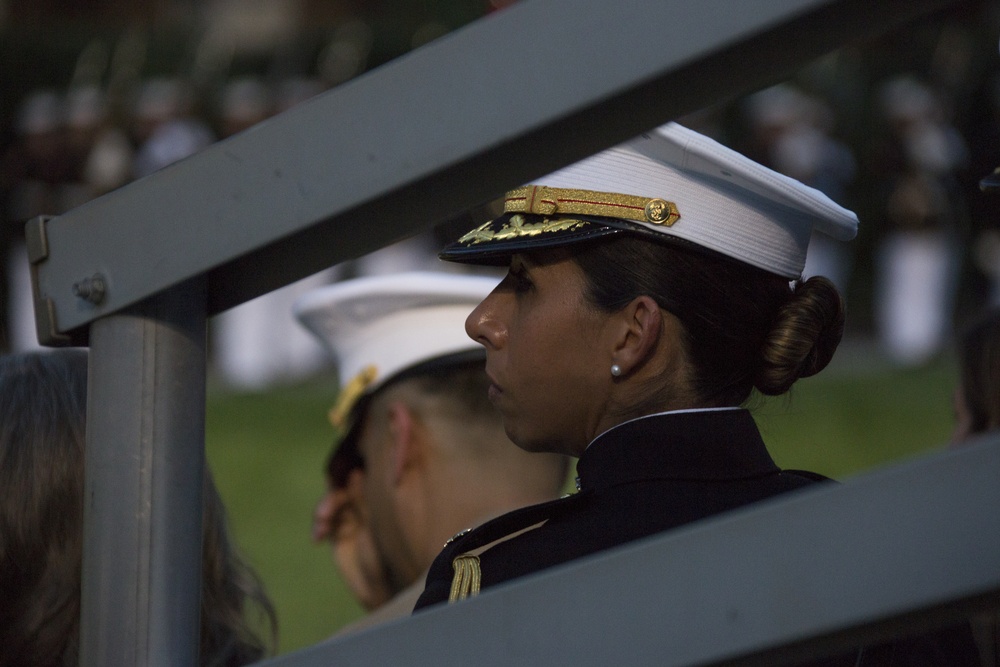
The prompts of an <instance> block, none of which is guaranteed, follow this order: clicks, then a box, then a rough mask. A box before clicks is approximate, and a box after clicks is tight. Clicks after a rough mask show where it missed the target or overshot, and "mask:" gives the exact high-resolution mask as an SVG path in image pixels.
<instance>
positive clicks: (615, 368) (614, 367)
mask: <svg viewBox="0 0 1000 667" xmlns="http://www.w3.org/2000/svg"><path fill="white" fill-rule="evenodd" d="M621 374H622V367H621V366H619V365H618V364H611V375H613V376H615V377H618V376H620V375H621Z"/></svg>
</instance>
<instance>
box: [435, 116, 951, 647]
mask: <svg viewBox="0 0 1000 667" xmlns="http://www.w3.org/2000/svg"><path fill="white" fill-rule="evenodd" d="M857 224H858V221H857V217H856V216H855V215H854V214H853V213H852V212H850V211H848V210H846V209H844V208H842V207H840V206H838V205H837V204H835V203H834V202H833V201H831V200H830V199H828V198H827V197H826V196H824V195H823V194H821V193H820V192H818V191H816V190H813V189H812V188H808V187H806V186H803V185H802V184H800V183H798V182H797V181H794V180H792V179H789V178H786V177H784V176H782V175H780V174H777V173H775V172H773V171H771V170H769V169H767V168H765V167H763V166H761V165H759V164H757V163H755V162H753V161H751V160H749V159H747V158H745V157H744V156H742V155H740V154H738V153H735V152H733V151H731V150H729V149H728V148H726V147H724V146H722V145H720V144H718V143H716V142H715V141H712V140H711V139H708V138H707V137H704V136H702V135H700V134H698V133H696V132H693V131H691V130H688V129H686V128H683V127H681V126H679V125H676V124H669V125H666V126H664V127H661V128H659V129H657V130H655V131H652V132H649V133H647V134H645V135H642V136H640V137H638V138H636V139H634V140H632V141H630V142H628V143H626V144H623V145H620V146H617V147H615V148H612V149H609V150H607V151H604V152H602V153H599V154H597V155H595V156H593V157H591V158H588V159H585V160H583V161H581V162H579V163H576V164H574V165H571V166H569V167H567V168H565V169H563V170H561V171H558V172H556V173H554V174H551V175H549V176H547V177H544V178H541V179H539V180H538V181H537V182H536V183H533V184H531V185H528V186H526V187H522V188H520V189H518V190H514V191H512V192H509V193H507V195H506V197H505V205H504V214H503V215H502V216H500V217H499V218H497V219H496V220H493V221H491V222H489V223H487V224H485V225H483V226H482V227H480V228H478V229H475V230H473V231H471V232H469V233H468V234H466V235H465V236H463V237H462V238H461V239H459V241H458V242H456V243H453V244H451V245H450V246H448V247H446V248H445V249H444V251H443V252H442V253H441V256H442V258H443V259H446V260H451V261H458V262H467V263H476V264H493V265H500V266H506V267H508V274H507V276H506V278H505V279H504V280H503V282H501V284H500V285H499V286H498V287H497V288H496V289H495V290H494V291H493V292H492V293H491V294H490V295H489V296H488V297H487V298H486V299H485V300H484V301H483V302H482V303H481V304H480V305H479V306H478V307H477V308H476V310H475V311H473V313H472V314H471V315H470V316H469V318H468V320H467V321H466V331H467V332H468V334H469V336H471V337H472V338H473V339H475V340H477V341H479V342H480V343H481V344H482V345H483V346H484V347H485V348H486V353H487V361H486V372H487V374H488V375H489V377H490V381H491V383H492V386H491V388H490V398H491V399H492V401H493V403H494V405H495V406H496V408H497V409H498V410H499V412H500V414H501V415H502V417H503V422H504V427H505V429H506V431H507V434H508V436H509V437H510V439H511V440H512V441H513V442H514V443H515V444H517V445H518V446H519V447H522V448H524V449H527V450H530V451H549V452H560V453H564V454H570V455H573V456H577V457H580V460H579V463H578V465H577V472H578V474H579V477H578V479H577V486H578V492H577V493H576V494H574V495H572V496H569V497H567V498H565V499H562V500H557V501H554V502H551V503H546V504H543V505H536V506H534V507H530V508H526V509H523V510H519V511H516V512H512V513H510V514H507V515H504V516H502V517H499V518H498V519H495V520H493V521H491V522H488V523H486V524H484V525H483V526H480V527H478V528H476V529H474V530H472V531H468V532H466V533H464V534H460V535H458V536H456V537H455V538H453V539H452V541H450V542H449V544H448V545H446V547H445V549H444V550H443V551H442V553H441V554H440V555H439V556H438V558H437V560H436V561H435V563H434V565H433V566H432V568H431V571H430V574H429V575H428V579H427V586H426V588H425V591H424V593H423V595H422V596H421V598H420V600H419V602H418V603H417V609H418V610H419V609H421V608H424V607H426V606H429V605H433V604H436V603H440V602H444V601H447V600H452V601H454V600H457V599H461V598H463V597H467V596H468V595H473V594H475V593H476V592H478V589H479V588H480V587H490V586H493V585H496V584H499V583H501V582H504V581H507V580H510V579H513V578H516V577H519V576H522V575H525V574H529V573H532V572H536V571H538V570H542V569H544V568H547V567H551V566H554V565H558V564H561V563H565V562H567V561H569V560H572V559H575V558H579V557H581V556H584V555H588V554H592V553H594V552H597V551H601V550H603V549H607V548H610V547H614V546H616V545H620V544H623V543H626V542H630V541H632V540H636V539H639V538H642V537H646V536H649V535H652V534H655V533H658V532H661V531H664V530H667V529H670V528H674V527H676V526H679V525H682V524H685V523H688V522H691V521H696V520H698V519H702V518H705V517H708V516H711V515H714V514H718V513H720V512H724V511H727V510H730V509H734V508H737V507H740V506H743V505H747V504H749V503H753V502H756V501H758V500H763V499H765V498H770V497H772V496H776V495H779V494H782V493H786V492H790V491H795V490H797V489H801V488H803V487H807V486H809V485H812V484H814V483H817V482H820V481H822V480H824V479H825V478H823V477H821V476H819V475H815V474H812V473H806V472H800V471H787V470H781V469H780V468H779V467H778V466H777V465H775V463H774V461H773V460H772V459H771V457H770V456H769V454H768V452H767V449H766V447H765V445H764V443H763V441H762V439H761V437H760V434H759V432H758V430H757V427H756V425H755V423H754V420H753V418H752V417H751V415H750V413H749V412H748V411H747V410H746V409H745V408H744V407H741V406H744V405H745V404H746V403H747V401H748V400H749V399H750V398H751V397H752V396H753V395H754V392H755V390H756V391H757V392H759V393H760V394H765V395H769V396H774V395H780V394H783V393H785V392H787V391H788V390H789V388H790V387H791V386H792V385H793V384H794V383H795V381H796V380H798V379H799V378H802V377H807V376H810V375H813V374H814V373H817V372H819V371H820V370H822V369H823V368H824V367H825V366H826V365H827V363H828V362H829V361H830V359H831V357H832V355H833V353H834V351H835V349H836V347H837V345H838V344H839V342H840V339H841V335H842V333H843V327H844V307H843V302H842V300H841V297H840V295H839V294H838V292H837V290H836V288H835V287H834V286H833V284H832V283H831V282H830V281H828V280H827V279H825V278H822V277H813V278H809V279H808V280H803V279H802V277H801V273H802V268H803V265H804V262H805V256H806V249H807V246H808V242H809V237H810V235H811V234H812V232H813V230H814V229H815V230H817V231H819V232H823V233H826V234H829V235H831V236H833V237H835V238H837V239H840V240H848V239H850V238H853V237H854V235H855V234H856V231H857ZM850 664H853V663H850ZM880 664H881V663H880ZM885 664H890V663H885ZM896 664H904V663H896ZM930 664H933V663H930ZM941 664H962V663H956V662H954V661H951V662H942V663H941Z"/></svg>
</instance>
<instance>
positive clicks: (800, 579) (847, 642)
mask: <svg viewBox="0 0 1000 667" xmlns="http://www.w3.org/2000/svg"><path fill="white" fill-rule="evenodd" d="M998 470H1000V436H992V437H990V438H986V439H984V440H982V441H981V442H980V443H979V444H976V445H972V446H970V447H968V448H966V449H963V450H960V451H951V452H943V453H941V454H937V455H931V456H925V457H923V458H921V459H917V460H914V461H910V462H908V463H906V464H903V465H898V466H895V467H893V468H890V469H886V470H881V471H877V472H874V473H870V474H867V475H864V476H862V477H858V478H856V479H854V480H851V481H849V482H847V483H845V484H843V485H830V486H825V485H824V487H822V488H816V489H811V490H808V491H804V492H800V493H797V494H793V495H792V496H786V497H784V498H778V499H773V500H771V501H768V502H765V503H761V504H758V505H756V506H753V507H749V508H745V509H743V510H739V511H736V512H733V513H730V514H727V515H723V516H719V517H716V518H713V519H709V520H706V521H703V522H700V523H697V524H694V525H691V526H688V527H685V528H681V529H678V530H675V531H671V532H668V533H666V534H664V535H662V536H659V537H654V538H651V539H649V540H646V541H643V542H639V543H635V544H633V545H630V546H626V547H623V548H619V549H617V550H615V551H610V552H607V553H606V554H603V555H598V556H595V557H592V558H589V559H586V560H581V561H576V562H574V563H571V564H569V565H567V566H565V567H563V568H557V569H553V570H550V571H548V572H542V573H539V574H537V575H534V576H531V577H525V578H523V579H520V580H518V581H515V582H512V583H511V584H509V585H506V586H502V587H498V588H496V589H493V590H489V591H485V592H484V593H483V594H482V595H480V596H478V597H477V598H474V599H471V600H467V601H465V602H462V603H460V604H456V605H445V606H442V607H439V608H432V609H429V610H427V611H426V612H423V613H421V614H418V615H415V616H412V617H410V618H407V619H402V620H399V621H396V622H393V623H390V624H387V625H385V626H382V627H377V628H373V629H371V630H368V631H365V632H362V633H359V634H357V635H352V636H347V637H344V638H341V639H336V640H332V641H328V642H325V643H323V644H319V645H317V646H314V647H312V648H309V649H305V650H303V651H299V652H297V653H293V654H290V655H288V656H283V657H280V658H277V659H274V660H271V661H267V662H265V663H263V665H266V666H267V667H293V666H294V667H320V666H321V665H340V664H344V665H359V666H360V665H395V664H405V665H435V666H438V667H446V666H448V665H455V666H456V667H457V666H459V665H472V664H474V665H478V666H480V667H494V666H495V667H506V665H552V664H558V665H662V666H663V667H689V666H694V665H698V666H702V667H705V666H711V665H722V664H725V665H731V666H735V665H769V666H777V665H788V664H795V663H797V662H800V661H802V660H805V659H809V658H819V657H822V656H825V655H832V654H834V653H837V652H839V651H842V650H845V649H849V648H852V647H855V646H860V645H866V644H871V643H875V642H878V641H881V640H886V639H889V638H893V637H896V636H905V635H908V634H910V633H916V632H921V631H924V630H927V629H929V628H934V627H935V626H939V625H941V624H947V623H953V622H956V621H957V620H959V619H964V618H965V617H966V616H968V615H969V614H971V613H974V612H977V611H980V610H983V609H988V608H989V609H993V610H996V609H998V608H1000V514H998V513H997V512H996V511H994V509H995V508H996V507H998V506H1000V484H998V483H997V471H998ZM957 490H960V492H956V491H957Z"/></svg>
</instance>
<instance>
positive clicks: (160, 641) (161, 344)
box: [80, 279, 206, 667]
mask: <svg viewBox="0 0 1000 667" xmlns="http://www.w3.org/2000/svg"><path fill="white" fill-rule="evenodd" d="M205 303H206V296H205V283H204V280H203V279H196V280H193V281H189V282H187V283H184V284H182V285H179V286H177V287H174V288H172V289H170V290H167V291H166V292H164V293H161V294H159V295H156V296H154V297H151V298H149V299H147V300H146V301H144V302H142V303H140V304H138V305H136V306H134V307H132V308H129V309H127V310H125V311H123V312H121V313H118V314H115V315H109V316H107V317H104V318H101V319H99V320H97V321H95V322H94V323H93V324H92V325H91V327H90V377H89V385H88V406H87V448H86V481H85V486H84V492H85V505H84V547H83V590H82V602H81V606H82V608H81V613H82V619H81V630H80V633H81V634H80V664H81V665H83V666H84V667H97V666H98V665H100V666H101V667H114V666H117V665H121V666H126V665H127V666H128V667H133V666H135V665H149V666H153V665H171V666H172V667H173V666H184V665H190V666H194V665H196V664H197V660H198V642H199V611H200V600H201V544H202V532H201V519H202V483H203V470H204V457H205V447H204V444H205V365H206V361H205V356H206V328H205V326H206V325H205V319H206V318H205V312H206V311H205Z"/></svg>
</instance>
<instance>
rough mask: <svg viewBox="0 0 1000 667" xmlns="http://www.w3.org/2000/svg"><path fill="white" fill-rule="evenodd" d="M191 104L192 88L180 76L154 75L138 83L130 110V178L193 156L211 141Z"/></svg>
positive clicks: (144, 174) (204, 125) (210, 134)
mask: <svg viewBox="0 0 1000 667" xmlns="http://www.w3.org/2000/svg"><path fill="white" fill-rule="evenodd" d="M195 103H196V99H195V95H194V91H193V90H192V89H191V86H190V84H188V83H187V82H186V81H184V80H183V79H178V78H155V79H150V80H148V81H145V82H144V83H143V84H142V85H141V86H140V89H139V92H138V96H137V99H136V101H135V108H134V111H133V132H134V141H135V142H136V145H137V146H138V148H137V150H136V154H135V161H134V162H133V177H134V178H142V177H143V176H148V175H149V174H152V173H153V172H154V171H158V170H160V169H162V168H163V167H166V166H168V165H170V164H173V163H174V162H177V161H178V160H181V159H183V158H186V157H188V156H189V155H194V154H195V153H197V152H198V151H200V150H202V149H203V148H205V147H207V146H208V145H209V144H211V143H212V142H213V141H215V135H214V134H213V132H212V130H211V129H210V128H209V126H208V124H207V123H206V122H205V121H204V120H202V119H201V118H199V117H198V116H197V115H196V114H195V106H196V104H195Z"/></svg>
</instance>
